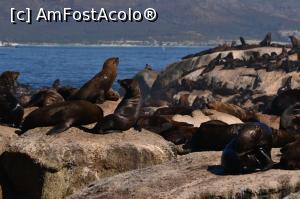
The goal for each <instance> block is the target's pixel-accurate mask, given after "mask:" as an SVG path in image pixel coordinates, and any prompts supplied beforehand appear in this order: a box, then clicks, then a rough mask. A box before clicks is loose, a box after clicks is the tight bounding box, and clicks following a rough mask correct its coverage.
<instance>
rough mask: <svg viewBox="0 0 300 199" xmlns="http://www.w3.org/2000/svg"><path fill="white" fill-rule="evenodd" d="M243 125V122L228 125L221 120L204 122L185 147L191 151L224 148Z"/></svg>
mask: <svg viewBox="0 0 300 199" xmlns="http://www.w3.org/2000/svg"><path fill="white" fill-rule="evenodd" d="M242 126H243V124H232V125H228V124H226V123H224V122H222V121H219V120H211V121H208V122H204V123H202V124H201V126H200V127H199V128H198V131H197V132H196V133H195V134H193V136H192V137H191V139H190V141H189V142H188V143H186V145H185V146H184V148H185V149H186V150H189V151H190V152H195V151H207V150H209V151H211V150H215V151H220V150H223V149H224V148H225V146H226V145H227V144H228V143H229V142H230V141H231V140H232V139H233V138H234V137H235V136H236V135H237V133H238V130H239V128H241V127H242Z"/></svg>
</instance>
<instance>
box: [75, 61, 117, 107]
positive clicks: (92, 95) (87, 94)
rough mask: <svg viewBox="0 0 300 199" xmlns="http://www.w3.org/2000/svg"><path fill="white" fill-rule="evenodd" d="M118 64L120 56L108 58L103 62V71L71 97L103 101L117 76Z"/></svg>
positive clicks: (97, 101) (95, 101)
mask: <svg viewBox="0 0 300 199" xmlns="http://www.w3.org/2000/svg"><path fill="white" fill-rule="evenodd" d="M118 64H119V58H117V57H113V58H109V59H107V60H106V61H105V62H104V64H103V68H102V71H101V72H100V73H98V74H97V75H95V76H94V77H93V78H92V79H91V80H89V81H88V82H87V83H85V84H84V85H83V86H82V87H81V88H80V89H79V90H78V91H77V92H75V94H73V95H72V96H71V97H70V100H87V101H90V102H92V103H103V102H104V101H105V96H106V94H107V92H108V91H109V90H110V89H111V87H112V84H113V82H114V80H115V78H116V76H117V67H118Z"/></svg>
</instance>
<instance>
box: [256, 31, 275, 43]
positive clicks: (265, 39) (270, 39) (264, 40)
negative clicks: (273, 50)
mask: <svg viewBox="0 0 300 199" xmlns="http://www.w3.org/2000/svg"><path fill="white" fill-rule="evenodd" d="M271 42H272V33H270V32H268V33H267V35H266V36H265V38H264V39H263V40H262V41H261V42H260V43H259V45H260V46H271Z"/></svg>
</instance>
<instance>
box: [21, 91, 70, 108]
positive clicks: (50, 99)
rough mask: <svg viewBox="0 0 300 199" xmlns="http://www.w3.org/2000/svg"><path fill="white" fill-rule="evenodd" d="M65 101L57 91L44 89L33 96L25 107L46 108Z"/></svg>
mask: <svg viewBox="0 0 300 199" xmlns="http://www.w3.org/2000/svg"><path fill="white" fill-rule="evenodd" d="M64 101H65V100H64V98H63V97H62V96H61V95H60V94H59V93H58V92H57V91H56V90H55V89H42V90H40V91H39V92H37V93H36V94H34V95H32V96H31V98H30V100H29V102H28V103H27V104H26V105H25V107H44V106H49V105H52V104H56V103H60V102H64Z"/></svg>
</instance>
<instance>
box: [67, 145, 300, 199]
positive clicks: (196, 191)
mask: <svg viewBox="0 0 300 199" xmlns="http://www.w3.org/2000/svg"><path fill="white" fill-rule="evenodd" d="M278 154H279V150H273V159H274V160H276V161H278V157H277V155H278ZM220 157H221V152H202V153H192V154H188V155H185V156H181V157H179V158H178V159H176V160H173V161H170V162H168V163H164V164H162V165H157V166H153V167H149V168H145V169H139V170H135V171H131V172H126V173H123V174H120V175H116V176H113V177H110V178H105V179H102V180H100V181H98V182H94V183H93V184H92V185H90V187H88V188H85V189H84V190H82V191H80V192H78V193H76V194H74V195H72V196H70V197H68V199H81V198H82V199H83V198H85V199H90V198H93V199H94V198H110V199H114V198H131V199H135V198H136V199H138V198H148V199H152V198H153V199H154V198H155V199H156V198H172V199H174V198H178V199H179V198H180V199H186V198H193V199H198V198H199V199H200V198H282V197H284V196H286V195H288V194H290V193H291V192H295V191H297V190H299V183H300V172H299V171H287V170H278V169H272V170H269V171H265V172H257V173H252V174H246V175H220V171H221V170H222V169H221V168H220V166H219V164H220Z"/></svg>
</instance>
